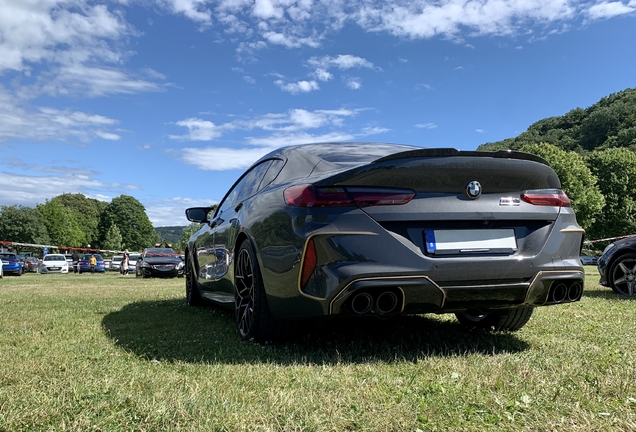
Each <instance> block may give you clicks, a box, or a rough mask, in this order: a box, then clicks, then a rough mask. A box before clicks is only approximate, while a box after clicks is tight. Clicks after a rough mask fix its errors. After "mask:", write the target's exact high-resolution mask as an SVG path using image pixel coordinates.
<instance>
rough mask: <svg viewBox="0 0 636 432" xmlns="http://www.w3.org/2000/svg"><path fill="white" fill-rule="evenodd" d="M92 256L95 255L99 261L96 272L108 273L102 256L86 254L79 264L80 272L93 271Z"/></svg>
mask: <svg viewBox="0 0 636 432" xmlns="http://www.w3.org/2000/svg"><path fill="white" fill-rule="evenodd" d="M91 255H95V258H96V259H97V265H95V271H96V272H99V273H104V272H105V271H106V266H105V265H104V258H103V257H102V256H101V255H100V254H85V255H84V256H83V257H82V259H81V260H80V262H79V272H80V273H84V272H89V273H90V271H91V265H90V261H89V260H90V259H91Z"/></svg>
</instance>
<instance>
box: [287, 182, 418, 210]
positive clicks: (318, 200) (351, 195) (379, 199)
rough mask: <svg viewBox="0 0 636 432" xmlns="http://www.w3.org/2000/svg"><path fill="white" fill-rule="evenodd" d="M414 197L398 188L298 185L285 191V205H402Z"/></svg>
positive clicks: (409, 191)
mask: <svg viewBox="0 0 636 432" xmlns="http://www.w3.org/2000/svg"><path fill="white" fill-rule="evenodd" d="M414 197H415V192H414V191H413V190H411V189H396V188H362V187H315V186H313V185H298V186H292V187H290V188H287V189H285V203H287V205H288V206H291V207H337V206H353V205H357V206H374V205H402V204H406V203H408V202H409V201H411V200H412V199H413V198H414Z"/></svg>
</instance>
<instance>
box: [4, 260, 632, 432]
mask: <svg viewBox="0 0 636 432" xmlns="http://www.w3.org/2000/svg"><path fill="white" fill-rule="evenodd" d="M586 271H587V272H588V275H587V282H586V291H585V293H584V296H583V299H582V301H581V302H580V303H576V304H570V305H562V306H553V307H546V308H539V309H537V310H536V311H535V314H534V316H533V318H532V320H531V321H530V322H529V323H528V324H527V325H526V327H524V328H523V329H522V330H521V331H519V332H516V333H498V334H489V333H485V332H479V331H472V332H471V331H466V330H464V329H462V328H460V327H459V325H458V324H457V322H456V321H455V319H454V317H452V316H450V315H449V316H440V317H438V316H424V317H408V318H405V319H396V320H391V321H379V320H374V321H365V322H360V321H356V322H344V323H343V322H340V323H338V324H335V323H334V324H324V325H310V326H309V328H308V329H307V331H306V332H304V333H303V336H301V337H299V338H298V339H295V340H294V341H292V342H290V343H288V344H286V345H283V346H271V345H265V346H260V345H255V344H253V343H250V342H242V341H240V340H239V338H238V336H237V334H236V331H235V329H234V324H233V314H232V313H229V312H226V311H224V310H222V309H218V308H215V307H208V308H190V307H187V306H186V305H185V304H184V296H183V292H184V288H183V279H172V280H154V279H153V280H149V279H135V278H134V277H132V276H128V277H123V276H120V275H119V274H106V275H90V274H85V275H73V274H70V275H37V274H27V275H24V276H21V277H5V278H4V279H2V280H0V430H1V431H5V430H6V431H24V430H29V431H30V430H41V431H87V430H103V431H156V430H183V431H225V430H227V431H385V430H386V431H418V430H421V431H464V430H465V431H483V430H496V431H519V430H531V431H636V354H635V349H634V347H635V346H636V343H635V342H636V331H635V330H636V311H635V308H636V302H635V300H636V299H631V298H625V297H619V296H617V295H615V294H613V293H612V292H611V290H608V289H606V288H602V287H600V286H598V285H597V284H596V282H597V280H598V275H597V274H596V270H595V269H594V268H593V267H589V268H586Z"/></svg>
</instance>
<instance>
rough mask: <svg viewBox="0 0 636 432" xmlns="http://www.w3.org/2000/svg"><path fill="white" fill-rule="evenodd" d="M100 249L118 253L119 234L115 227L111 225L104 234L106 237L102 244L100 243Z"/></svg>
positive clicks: (119, 246) (119, 248) (119, 245)
mask: <svg viewBox="0 0 636 432" xmlns="http://www.w3.org/2000/svg"><path fill="white" fill-rule="evenodd" d="M102 249H106V250H113V251H119V250H121V249H122V247H121V232H120V231H119V228H117V225H115V224H112V225H111V226H110V228H108V231H107V232H106V237H104V242H103V243H102Z"/></svg>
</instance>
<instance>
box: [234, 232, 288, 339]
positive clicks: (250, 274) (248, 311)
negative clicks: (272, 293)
mask: <svg viewBox="0 0 636 432" xmlns="http://www.w3.org/2000/svg"><path fill="white" fill-rule="evenodd" d="M234 286H235V292H234V309H235V313H236V327H237V329H238V331H239V335H240V336H241V339H244V340H252V339H253V340H254V342H257V343H263V342H274V343H276V342H281V341H282V340H284V339H286V338H287V337H288V336H289V335H290V334H291V327H292V326H290V325H289V323H288V322H286V321H281V320H277V319H275V318H274V317H272V315H271V312H270V310H269V305H268V304H267V294H266V293H265V286H264V284H263V279H262V277H261V272H260V268H259V267H258V262H257V260H256V254H255V253H254V248H253V247H252V243H251V242H250V241H249V240H245V241H244V242H243V243H242V244H241V247H240V248H239V251H238V254H237V259H236V263H235V268H234Z"/></svg>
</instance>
